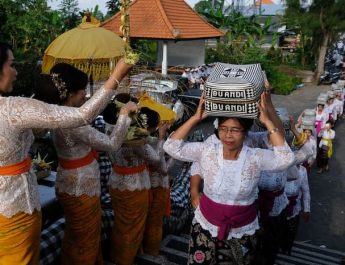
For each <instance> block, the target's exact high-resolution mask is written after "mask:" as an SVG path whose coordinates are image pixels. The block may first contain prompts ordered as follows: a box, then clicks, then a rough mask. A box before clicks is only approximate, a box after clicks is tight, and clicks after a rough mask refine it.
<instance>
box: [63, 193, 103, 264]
mask: <svg viewBox="0 0 345 265" xmlns="http://www.w3.org/2000/svg"><path fill="white" fill-rule="evenodd" d="M57 197H58V199H59V201H60V203H61V204H62V207H63V209H64V214H65V219H66V227H65V235H64V238H63V241H62V249H61V264H63V265H79V264H80V265H96V264H97V265H101V264H103V260H102V251H101V202H100V198H99V197H97V196H94V197H89V196H86V195H82V196H78V197H76V196H71V195H68V194H66V193H59V192H57Z"/></svg>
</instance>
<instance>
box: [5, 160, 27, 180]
mask: <svg viewBox="0 0 345 265" xmlns="http://www.w3.org/2000/svg"><path fill="white" fill-rule="evenodd" d="M30 168H31V158H30V157H27V158H26V159H24V160H23V161H22V162H19V163H17V164H14V165H9V166H3V167H0V176H16V175H19V174H22V173H25V172H28V171H29V170H30Z"/></svg>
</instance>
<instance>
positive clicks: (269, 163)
mask: <svg viewBox="0 0 345 265" xmlns="http://www.w3.org/2000/svg"><path fill="white" fill-rule="evenodd" d="M164 150H165V151H166V152H167V153H168V154H169V155H170V156H172V157H173V158H175V159H178V160H181V161H188V162H195V161H197V162H199V164H200V171H201V176H202V178H203V180H204V190H203V192H204V194H205V195H206V196H207V197H208V198H210V199H211V200H213V201H214V202H216V203H221V204H227V205H251V204H253V203H254V201H255V199H256V198H257V193H258V182H259V177H260V171H262V170H284V169H286V168H287V167H288V166H289V165H290V164H291V163H292V162H293V160H294V155H293V153H292V151H291V149H290V148H289V146H288V145H287V144H286V143H285V144H284V145H283V146H279V147H274V151H271V150H263V149H258V148H250V147H247V146H243V147H242V150H241V152H240V154H239V157H238V159H237V160H224V159H223V145H222V144H218V145H215V144H212V143H211V144H210V143H200V142H193V143H186V142H184V141H183V140H173V139H171V138H168V140H167V141H166V142H165V144H164ZM194 222H198V223H200V225H201V226H202V227H203V228H204V229H206V230H208V231H209V232H210V233H211V235H212V236H213V237H216V236H217V231H218V227H217V226H214V225H212V224H211V223H209V222H208V221H207V220H206V218H205V217H204V216H203V214H202V213H201V211H200V208H199V207H198V208H197V209H196V210H195V217H194ZM258 228H259V224H258V220H257V218H256V219H255V220H254V221H253V222H252V223H250V224H248V225H245V226H243V227H239V228H233V229H232V230H231V231H230V233H229V236H228V239H231V238H233V237H235V238H241V237H242V236H243V235H252V234H254V233H255V231H256V230H257V229H258Z"/></svg>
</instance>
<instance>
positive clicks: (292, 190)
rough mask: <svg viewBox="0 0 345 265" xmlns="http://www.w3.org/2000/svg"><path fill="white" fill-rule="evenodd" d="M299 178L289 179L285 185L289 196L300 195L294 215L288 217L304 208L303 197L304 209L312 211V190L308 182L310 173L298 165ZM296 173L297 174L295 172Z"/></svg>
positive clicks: (295, 214)
mask: <svg viewBox="0 0 345 265" xmlns="http://www.w3.org/2000/svg"><path fill="white" fill-rule="evenodd" d="M296 169H297V170H296V172H297V178H296V179H295V180H292V181H288V182H287V183H286V185H285V193H286V195H287V196H288V197H291V196H298V197H297V200H296V201H297V203H296V205H295V206H294V208H293V213H292V216H290V217H289V218H288V219H290V218H293V217H295V216H297V215H298V214H299V213H300V212H301V210H302V204H301V200H302V199H303V211H304V212H310V190H309V183H308V173H307V170H306V169H305V167H303V166H298V167H297V168H296ZM295 175H296V174H295Z"/></svg>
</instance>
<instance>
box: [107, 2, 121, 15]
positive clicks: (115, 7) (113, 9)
mask: <svg viewBox="0 0 345 265" xmlns="http://www.w3.org/2000/svg"><path fill="white" fill-rule="evenodd" d="M105 5H106V7H107V8H108V12H107V16H109V17H110V16H113V15H115V14H116V13H117V12H119V10H120V6H121V3H120V1H119V0H109V1H107V2H106V4H105Z"/></svg>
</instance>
